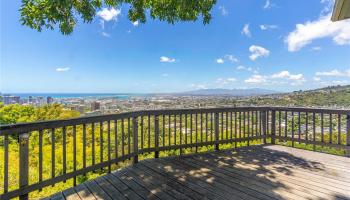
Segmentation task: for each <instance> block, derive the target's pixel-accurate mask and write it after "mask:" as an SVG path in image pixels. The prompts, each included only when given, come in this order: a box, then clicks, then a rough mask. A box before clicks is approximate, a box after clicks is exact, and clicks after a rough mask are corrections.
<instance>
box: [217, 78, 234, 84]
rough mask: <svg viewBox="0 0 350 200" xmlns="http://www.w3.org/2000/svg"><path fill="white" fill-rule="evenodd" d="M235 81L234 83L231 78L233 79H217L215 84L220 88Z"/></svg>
mask: <svg viewBox="0 0 350 200" xmlns="http://www.w3.org/2000/svg"><path fill="white" fill-rule="evenodd" d="M235 81H236V79H235V78H233V77H230V78H218V79H217V80H216V83H217V84H219V85H220V86H224V85H227V84H230V83H233V82H235Z"/></svg>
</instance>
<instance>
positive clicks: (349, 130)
mask: <svg viewBox="0 0 350 200" xmlns="http://www.w3.org/2000/svg"><path fill="white" fill-rule="evenodd" d="M346 146H347V147H348V149H346V156H347V157H350V114H348V115H347V116H346Z"/></svg>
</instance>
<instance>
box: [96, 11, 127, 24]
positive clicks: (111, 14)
mask: <svg viewBox="0 0 350 200" xmlns="http://www.w3.org/2000/svg"><path fill="white" fill-rule="evenodd" d="M120 14H121V10H120V9H115V8H110V9H108V8H103V9H102V10H100V11H98V12H97V16H99V17H101V18H102V19H103V20H104V21H111V20H115V21H116V20H117V19H118V16H119V15H120Z"/></svg>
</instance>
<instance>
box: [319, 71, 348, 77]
mask: <svg viewBox="0 0 350 200" xmlns="http://www.w3.org/2000/svg"><path fill="white" fill-rule="evenodd" d="M316 76H336V77H350V69H348V70H345V71H339V70H337V69H334V70H331V71H324V72H316Z"/></svg>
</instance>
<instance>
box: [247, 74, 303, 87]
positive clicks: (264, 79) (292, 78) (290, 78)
mask: <svg viewBox="0 0 350 200" xmlns="http://www.w3.org/2000/svg"><path fill="white" fill-rule="evenodd" d="M305 81H306V80H305V78H304V75H303V74H291V73H290V72H289V71H281V72H277V73H274V74H272V75H260V74H254V75H252V76H251V77H249V78H248V79H246V80H245V81H244V82H245V83H249V84H290V85H301V84H303V83H304V82H305Z"/></svg>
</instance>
